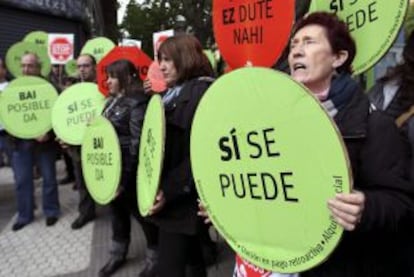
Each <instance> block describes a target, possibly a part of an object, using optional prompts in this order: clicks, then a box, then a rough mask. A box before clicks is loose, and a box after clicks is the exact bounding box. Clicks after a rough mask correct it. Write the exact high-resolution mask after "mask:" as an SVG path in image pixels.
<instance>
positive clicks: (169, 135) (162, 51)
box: [147, 35, 213, 277]
mask: <svg viewBox="0 0 414 277" xmlns="http://www.w3.org/2000/svg"><path fill="white" fill-rule="evenodd" d="M158 61H159V63H160V69H161V71H162V73H163V75H164V78H165V80H166V83H167V86H168V90H167V92H166V93H165V94H164V96H163V102H164V107H165V113H166V123H167V124H166V141H165V157H164V164H163V172H162V176H161V183H160V190H159V193H158V195H157V197H156V202H155V204H154V206H153V207H152V209H151V211H150V214H152V215H153V216H152V217H153V219H154V221H155V222H156V223H157V224H158V226H159V227H160V237H159V251H160V258H159V261H160V275H159V276H160V277H166V276H168V277H182V276H186V274H185V269H186V266H187V265H188V266H189V267H190V269H191V275H190V276H194V277H196V276H197V277H203V276H207V275H206V270H205V263H204V259H203V256H202V250H201V240H202V234H205V231H206V227H205V226H204V224H203V223H202V220H201V219H199V218H197V198H198V196H197V192H196V189H195V183H194V180H193V175H192V173H191V166H190V128H191V123H192V120H193V116H194V112H195V110H196V108H197V105H198V103H199V101H200V99H201V97H202V96H203V94H204V92H205V91H206V90H207V88H208V87H209V86H210V84H211V83H212V81H213V79H212V78H211V77H212V76H213V69H212V68H211V65H210V63H209V61H208V59H207V57H206V56H205V55H204V53H203V49H202V47H201V44H200V43H199V41H198V40H197V39H196V38H195V37H193V36H189V35H181V36H176V37H170V38H168V39H167V40H166V41H165V42H163V43H162V44H161V46H160V48H159V51H158ZM147 85H149V84H148V83H147ZM187 276H188V275H187Z"/></svg>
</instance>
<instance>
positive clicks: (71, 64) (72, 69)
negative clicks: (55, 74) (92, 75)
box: [65, 60, 78, 77]
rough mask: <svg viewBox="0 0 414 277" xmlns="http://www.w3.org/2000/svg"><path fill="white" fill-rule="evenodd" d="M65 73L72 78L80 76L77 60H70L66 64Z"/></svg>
mask: <svg viewBox="0 0 414 277" xmlns="http://www.w3.org/2000/svg"><path fill="white" fill-rule="evenodd" d="M65 71H66V74H68V76H70V77H77V76H78V67H77V64H76V60H70V61H68V62H67V63H66V64H65Z"/></svg>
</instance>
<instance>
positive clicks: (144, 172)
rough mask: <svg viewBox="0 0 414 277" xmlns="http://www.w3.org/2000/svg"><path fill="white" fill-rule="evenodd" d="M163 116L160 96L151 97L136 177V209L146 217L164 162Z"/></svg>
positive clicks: (153, 198) (156, 189)
mask: <svg viewBox="0 0 414 277" xmlns="http://www.w3.org/2000/svg"><path fill="white" fill-rule="evenodd" d="M164 141H165V116H164V106H163V103H162V100H161V96H159V95H157V94H156V95H153V96H152V98H151V101H150V102H149V104H148V108H147V111H146V112H145V119H144V125H143V127H142V132H141V139H140V146H139V163H138V175H137V199H138V208H139V211H140V213H141V215H143V216H147V215H148V213H149V210H150V208H151V207H152V205H153V204H154V201H155V197H156V195H157V192H158V186H159V183H160V177H161V170H162V163H163V160H164Z"/></svg>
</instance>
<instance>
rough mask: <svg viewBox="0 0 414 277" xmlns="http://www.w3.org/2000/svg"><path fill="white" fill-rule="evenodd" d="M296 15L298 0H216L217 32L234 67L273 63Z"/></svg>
mask: <svg viewBox="0 0 414 277" xmlns="http://www.w3.org/2000/svg"><path fill="white" fill-rule="evenodd" d="M294 14H295V1H294V0H274V1H269V0H265V1H257V0H245V1H228V0H214V2H213V28H214V35H215V38H216V41H217V44H218V47H219V49H220V52H221V53H222V55H223V58H224V59H225V60H226V62H227V63H228V64H229V65H230V67H231V68H233V69H236V68H239V67H243V66H246V65H250V66H265V67H270V66H272V65H273V64H274V63H275V62H276V61H277V59H278V57H279V55H280V54H281V53H282V51H283V49H284V48H285V46H286V44H287V42H288V39H289V35H290V31H291V28H292V24H293V21H294Z"/></svg>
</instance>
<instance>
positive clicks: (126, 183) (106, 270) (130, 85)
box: [99, 60, 158, 277]
mask: <svg viewBox="0 0 414 277" xmlns="http://www.w3.org/2000/svg"><path fill="white" fill-rule="evenodd" d="M106 72H107V74H108V80H107V84H108V88H109V93H110V96H109V98H108V100H107V102H106V104H105V107H104V110H103V115H104V116H105V117H106V118H107V119H108V120H109V121H110V122H111V123H112V125H113V126H114V128H115V131H116V133H117V135H118V139H119V143H120V146H121V156H122V171H121V180H120V184H119V188H118V191H117V194H116V197H115V199H114V200H113V201H112V202H111V211H112V245H111V249H110V259H109V261H108V262H107V263H106V264H105V266H104V267H103V268H102V269H101V270H100V272H99V276H110V275H112V274H113V273H114V272H115V271H116V270H117V269H118V268H119V267H121V266H122V265H123V264H124V263H125V261H126V255H127V253H128V246H129V242H130V232H131V220H130V216H131V215H133V216H134V217H135V218H136V219H137V220H138V221H139V222H140V223H141V226H142V228H143V230H144V234H145V237H146V240H147V246H148V249H147V263H151V268H152V267H153V266H155V263H156V259H157V239H158V231H157V229H156V227H155V226H154V225H153V224H151V223H150V222H148V221H147V220H145V219H143V218H142V217H141V216H140V215H139V213H138V208H137V193H136V174H137V165H138V151H139V141H140V136H141V128H142V124H143V120H144V114H145V110H146V107H147V103H148V100H149V98H148V96H147V95H146V94H144V91H143V89H142V87H140V85H139V83H138V79H137V78H138V73H137V71H136V68H135V67H134V65H133V64H132V63H131V62H129V61H127V60H118V61H115V62H113V63H112V64H110V65H109V66H108V67H107V68H106ZM149 269H150V268H148V270H149ZM142 274H145V275H140V276H148V277H150V276H155V272H153V273H152V275H151V274H150V272H145V273H142Z"/></svg>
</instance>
